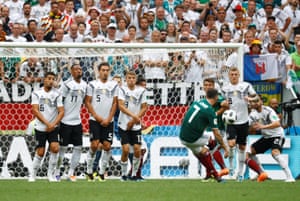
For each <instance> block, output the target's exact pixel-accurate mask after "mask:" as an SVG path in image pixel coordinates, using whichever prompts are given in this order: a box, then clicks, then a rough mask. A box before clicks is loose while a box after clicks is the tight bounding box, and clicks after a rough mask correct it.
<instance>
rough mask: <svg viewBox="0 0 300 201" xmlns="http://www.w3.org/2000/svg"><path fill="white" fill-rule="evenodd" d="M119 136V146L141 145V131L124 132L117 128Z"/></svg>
mask: <svg viewBox="0 0 300 201" xmlns="http://www.w3.org/2000/svg"><path fill="white" fill-rule="evenodd" d="M119 134H120V136H121V145H123V144H130V145H134V144H139V145H141V144H142V133H141V130H137V131H124V130H122V129H121V128H120V127H119Z"/></svg>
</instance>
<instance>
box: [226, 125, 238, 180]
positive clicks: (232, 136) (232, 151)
mask: <svg viewBox="0 0 300 201" xmlns="http://www.w3.org/2000/svg"><path fill="white" fill-rule="evenodd" d="M236 134H237V133H236V129H235V126H234V125H227V143H228V147H229V155H228V160H229V174H230V176H233V175H234V172H235V171H234V169H235V166H234V163H233V162H234V158H235V155H236Z"/></svg>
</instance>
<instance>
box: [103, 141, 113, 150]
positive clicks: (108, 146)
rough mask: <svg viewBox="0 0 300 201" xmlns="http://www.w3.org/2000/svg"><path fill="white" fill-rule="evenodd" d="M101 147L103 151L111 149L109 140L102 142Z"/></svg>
mask: <svg viewBox="0 0 300 201" xmlns="http://www.w3.org/2000/svg"><path fill="white" fill-rule="evenodd" d="M102 149H103V150H105V151H109V150H110V149H111V144H110V143H109V142H104V143H103V145H102Z"/></svg>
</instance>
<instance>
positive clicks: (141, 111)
mask: <svg viewBox="0 0 300 201" xmlns="http://www.w3.org/2000/svg"><path fill="white" fill-rule="evenodd" d="M147 108H148V104H147V103H142V105H141V110H140V112H139V114H138V117H139V118H140V119H141V118H142V117H143V116H144V115H145V114H146V111H147ZM136 123H139V122H136Z"/></svg>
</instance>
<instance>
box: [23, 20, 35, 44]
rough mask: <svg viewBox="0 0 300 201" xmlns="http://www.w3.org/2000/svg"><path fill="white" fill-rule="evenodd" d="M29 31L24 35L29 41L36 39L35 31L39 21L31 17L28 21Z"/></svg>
mask: <svg viewBox="0 0 300 201" xmlns="http://www.w3.org/2000/svg"><path fill="white" fill-rule="evenodd" d="M27 30H28V31H27V33H26V34H25V35H24V37H25V38H26V41H27V42H32V41H35V32H36V30H37V21H36V20H34V19H31V20H29V21H28V23H27Z"/></svg>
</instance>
